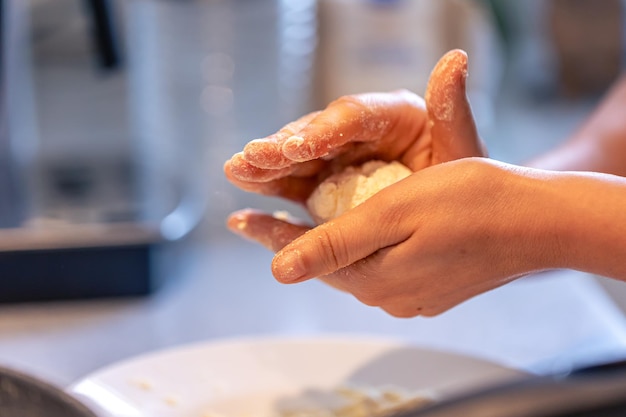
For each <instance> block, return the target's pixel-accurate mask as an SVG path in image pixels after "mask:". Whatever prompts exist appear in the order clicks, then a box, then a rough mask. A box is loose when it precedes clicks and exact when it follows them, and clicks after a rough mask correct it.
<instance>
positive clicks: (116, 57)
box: [87, 0, 121, 69]
mask: <svg viewBox="0 0 626 417" xmlns="http://www.w3.org/2000/svg"><path fill="white" fill-rule="evenodd" d="M87 6H88V8H89V12H90V13H91V25H92V26H91V32H92V36H93V42H94V49H95V51H96V53H97V57H98V61H99V63H100V66H101V67H102V68H105V69H115V68H118V67H119V66H120V64H121V56H120V48H119V41H118V39H117V36H116V30H115V24H114V23H115V19H114V14H113V10H112V5H111V2H110V0H87Z"/></svg>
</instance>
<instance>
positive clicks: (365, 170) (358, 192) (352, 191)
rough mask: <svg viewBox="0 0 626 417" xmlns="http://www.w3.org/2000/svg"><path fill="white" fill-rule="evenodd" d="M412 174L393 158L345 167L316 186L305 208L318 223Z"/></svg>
mask: <svg viewBox="0 0 626 417" xmlns="http://www.w3.org/2000/svg"><path fill="white" fill-rule="evenodd" d="M411 173H412V171H411V170H410V169H409V168H407V167H406V166H404V165H402V164H401V163H400V162H396V161H393V162H384V161H369V162H366V163H365V164H363V165H361V166H358V167H348V168H346V169H345V170H344V171H342V172H340V173H338V174H335V175H331V176H330V177H328V178H327V179H326V180H325V181H323V182H322V183H321V184H320V185H318V186H317V188H316V189H315V191H313V193H312V194H311V196H310V197H309V199H308V200H307V208H308V209H309V212H310V213H311V216H312V217H313V219H314V220H315V221H316V222H317V223H318V224H321V223H324V222H327V221H328V220H331V219H334V218H335V217H339V216H340V215H341V214H343V213H344V212H346V211H348V210H350V209H351V208H354V207H356V206H358V205H359V204H361V203H362V202H364V201H365V200H367V199H368V198H370V197H371V196H373V195H374V194H376V193H377V192H378V191H380V190H382V189H383V188H385V187H388V186H389V185H391V184H393V183H395V182H398V181H400V180H401V179H403V178H406V177H408V176H409V175H411Z"/></svg>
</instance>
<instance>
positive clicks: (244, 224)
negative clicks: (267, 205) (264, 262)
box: [226, 209, 310, 252]
mask: <svg viewBox="0 0 626 417" xmlns="http://www.w3.org/2000/svg"><path fill="white" fill-rule="evenodd" d="M226 225H227V226H228V228H229V229H230V230H231V231H232V232H234V233H236V234H238V235H240V236H242V237H245V238H246V239H250V240H253V241H255V242H258V243H260V244H261V245H263V246H264V247H265V248H267V249H269V250H271V251H273V252H276V251H279V250H280V249H282V248H283V247H284V246H285V245H287V244H288V243H289V242H291V241H292V240H294V239H296V238H298V237H299V236H301V235H303V234H304V233H305V232H306V231H307V230H309V229H310V227H309V226H306V225H303V224H295V223H290V222H288V221H285V220H282V219H279V218H277V217H275V216H271V215H269V214H266V213H262V212H260V211H256V210H252V209H245V210H240V211H236V212H234V213H232V214H231V215H230V216H229V217H228V220H227V222H226Z"/></svg>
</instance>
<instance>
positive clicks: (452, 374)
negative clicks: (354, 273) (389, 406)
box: [70, 338, 523, 417]
mask: <svg viewBox="0 0 626 417" xmlns="http://www.w3.org/2000/svg"><path fill="white" fill-rule="evenodd" d="M522 375H523V374H522V373H520V372H517V371H513V370H510V369H507V368H503V367H501V366H498V365H495V364H492V363H489V362H486V361H481V360H476V359H473V358H469V357H465V356H460V355H455V354H449V353H445V352H438V351H432V350H424V349H419V348H415V347H412V346H409V345H405V344H401V343H395V342H393V341H390V340H382V339H363V338H361V339H355V338H308V339H307V338H304V339H303V338H288V339H285V338H273V339H240V340H231V341H223V342H219V343H205V344H197V345H192V346H185V347H182V348H178V349H171V350H167V351H164V352H158V353H155V354H150V355H145V356H141V357H138V358H134V359H132V360H129V361H125V362H123V363H121V364H118V365H114V366H112V367H108V368H107V369H104V370H102V371H99V372H96V373H94V374H93V375H90V376H88V377H86V378H85V379H83V380H82V381H79V382H78V383H77V384H75V385H74V386H72V387H71V389H70V392H72V393H73V394H75V395H76V396H77V397H78V398H79V399H81V400H83V401H84V402H85V403H86V404H91V405H92V407H93V408H94V409H98V410H100V411H99V412H100V414H101V415H103V416H114V417H132V416H137V417H139V416H145V417H148V416H150V417H178V416H198V417H200V416H205V415H220V416H226V417H237V416H246V415H255V416H259V417H262V416H270V415H274V414H275V413H276V412H279V411H288V410H303V409H310V408H311V407H312V408H314V409H322V408H324V407H330V408H331V409H334V408H335V407H338V406H339V405H340V404H341V402H339V399H340V397H338V396H337V395H332V393H333V390H335V389H337V388H343V387H355V388H359V387H361V388H374V389H383V388H385V387H386V388H390V387H392V388H394V390H403V391H404V390H406V392H407V393H411V394H417V393H423V395H428V396H432V395H434V396H435V397H436V398H440V399H442V398H445V397H446V396H448V395H453V394H455V393H460V392H464V391H467V390H472V389H475V388H476V387H478V386H480V385H486V384H494V383H496V382H501V381H507V380H511V379H513V378H518V377H521V376H522Z"/></svg>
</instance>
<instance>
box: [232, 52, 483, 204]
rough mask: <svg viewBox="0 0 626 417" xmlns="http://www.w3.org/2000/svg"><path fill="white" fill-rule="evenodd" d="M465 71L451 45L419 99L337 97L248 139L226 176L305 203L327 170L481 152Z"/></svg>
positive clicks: (401, 95)
mask: <svg viewBox="0 0 626 417" xmlns="http://www.w3.org/2000/svg"><path fill="white" fill-rule="evenodd" d="M466 77H467V55H466V54H465V53H464V52H463V51H460V50H454V51H450V52H448V53H447V54H446V55H444V56H443V57H442V58H441V60H440V61H439V62H438V64H437V65H436V67H435V69H434V70H433V72H432V74H431V77H430V80H429V83H428V87H427V91H426V94H425V102H424V100H423V99H422V98H421V97H419V96H417V95H415V94H413V93H411V92H409V91H396V92H393V93H369V94H358V95H352V96H345V97H342V98H340V99H338V100H336V101H334V102H332V103H331V104H330V105H329V106H328V107H327V108H326V109H324V110H322V111H320V112H315V113H311V114H309V115H306V116H304V117H302V118H301V119H299V120H296V121H294V122H292V123H289V124H288V125H286V126H285V127H283V128H282V129H281V130H279V131H278V132H277V133H275V134H273V135H270V136H268V137H266V138H263V139H257V140H254V141H252V142H250V143H248V144H247V145H246V146H245V148H244V150H243V152H240V153H237V154H235V155H234V156H233V157H232V158H231V159H230V160H229V161H227V162H226V164H225V166H224V171H225V174H226V177H227V178H228V179H229V180H230V181H231V182H232V183H233V184H235V185H237V186H238V187H240V188H241V189H243V190H246V191H251V192H256V193H260V194H264V195H271V196H279V197H283V198H287V199H289V200H292V201H295V202H297V203H304V202H305V201H306V199H307V198H308V197H309V195H310V194H311V192H312V191H313V190H314V189H315V187H316V186H317V185H318V184H319V183H320V182H321V181H322V180H324V179H325V178H327V177H328V176H329V175H331V174H333V173H336V172H339V171H342V170H343V169H344V168H345V167H347V166H349V165H355V164H360V163H362V162H365V161H367V160H371V159H380V160H385V161H388V162H390V161H394V160H397V161H400V162H402V163H403V164H404V165H406V166H408V167H409V168H410V169H411V170H413V171H418V170H420V169H423V168H426V167H428V166H431V165H436V164H439V163H441V162H446V161H451V160H454V159H458V158H462V157H469V156H485V155H486V151H485V148H484V146H483V145H482V142H481V141H480V138H479V137H478V134H477V132H476V127H475V124H474V119H473V116H472V112H471V109H470V106H469V103H468V101H467V97H466V93H465V84H466Z"/></svg>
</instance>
